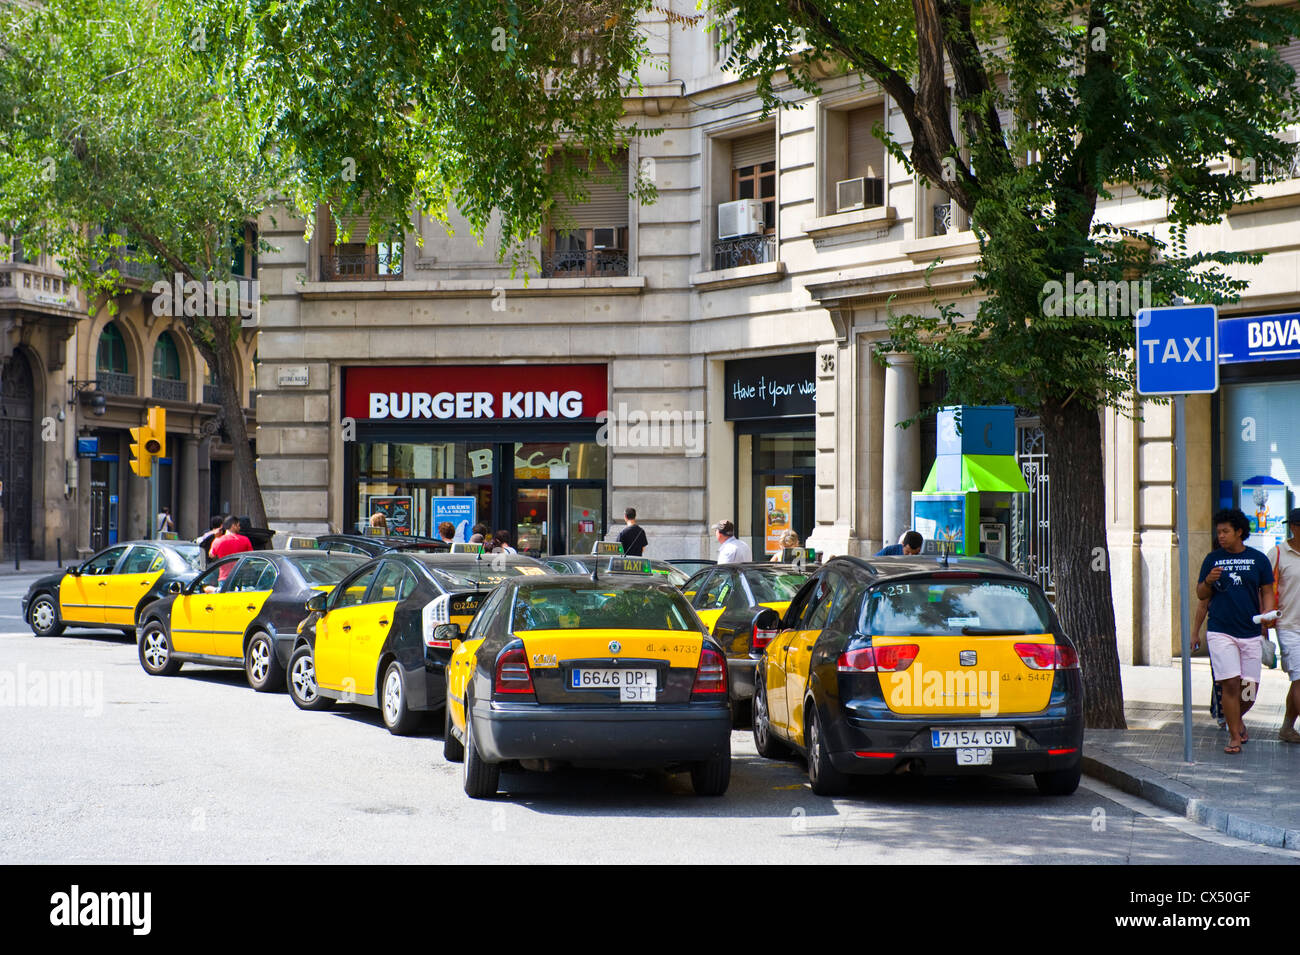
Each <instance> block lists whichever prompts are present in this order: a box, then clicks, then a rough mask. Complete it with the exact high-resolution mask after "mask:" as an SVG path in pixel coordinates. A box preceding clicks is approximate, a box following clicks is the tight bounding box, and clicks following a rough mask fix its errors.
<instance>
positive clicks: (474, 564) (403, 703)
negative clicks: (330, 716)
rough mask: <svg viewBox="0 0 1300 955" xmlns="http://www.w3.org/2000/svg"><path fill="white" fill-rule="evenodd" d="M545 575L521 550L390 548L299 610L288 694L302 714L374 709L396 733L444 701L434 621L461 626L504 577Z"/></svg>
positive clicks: (443, 646) (444, 658)
mask: <svg viewBox="0 0 1300 955" xmlns="http://www.w3.org/2000/svg"><path fill="white" fill-rule="evenodd" d="M551 574H553V571H551V570H550V569H549V568H548V567H546V566H545V565H544V564H541V563H539V562H538V561H536V560H534V559H533V558H531V557H525V556H523V555H521V554H424V553H413V552H409V551H389V552H388V553H386V554H384V555H382V556H380V557H376V558H373V559H371V560H370V561H368V562H367V563H365V564H364V565H362V566H361V567H360V568H358V569H357V570H356V571H354V572H353V573H352V574H351V576H349V577H348V578H346V579H345V580H343V581H342V582H341V583H340V584H339V586H338V587H337V588H335V590H334V592H333V593H332V594H330V595H329V597H326V596H325V595H323V594H322V595H320V596H317V597H313V598H312V599H311V600H310V601H309V602H308V604H307V606H308V609H309V610H310V611H311V614H310V616H308V617H307V619H306V620H305V621H304V622H303V625H302V628H301V632H300V633H299V634H298V635H297V637H296V639H295V642H294V648H293V652H292V654H291V656H290V658H289V673H288V687H289V695H290V696H291V697H292V698H293V701H294V703H295V704H297V705H298V707H300V708H301V709H305V710H319V709H327V708H329V707H331V706H333V705H334V703H335V702H345V703H362V704H364V705H366V706H373V707H377V708H378V709H379V712H380V715H381V716H382V717H383V720H384V725H385V726H387V727H388V729H389V731H390V732H392V733H394V734H396V735H405V734H407V733H410V732H412V731H413V730H414V729H415V728H416V727H417V726H418V725H419V722H420V720H421V719H422V718H423V715H424V713H426V712H427V711H430V710H437V709H439V708H441V707H442V705H443V703H444V702H445V700H446V691H447V680H446V671H447V663H448V661H449V660H450V658H451V641H450V640H449V639H447V638H445V637H439V636H438V635H437V633H436V632H435V631H436V630H437V628H438V626H439V625H442V624H448V623H454V624H457V625H459V626H461V627H464V626H468V625H469V622H470V621H471V620H472V619H473V617H474V614H475V613H476V612H477V611H478V608H479V606H480V605H481V604H482V603H483V601H484V600H485V599H486V598H487V596H488V595H489V594H490V593H491V592H492V590H493V588H495V587H497V586H498V585H499V584H501V583H502V582H503V581H507V580H512V579H514V578H516V577H533V576H539V577H540V576H546V575H551Z"/></svg>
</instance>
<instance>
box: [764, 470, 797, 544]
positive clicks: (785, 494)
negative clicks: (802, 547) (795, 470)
mask: <svg viewBox="0 0 1300 955" xmlns="http://www.w3.org/2000/svg"><path fill="white" fill-rule="evenodd" d="M793 501H794V486H793V485H790V484H773V485H772V486H771V487H768V488H766V489H764V491H763V503H764V508H763V549H764V551H766V552H767V553H769V554H775V553H776V552H777V551H779V550H780V549H781V535H782V534H784V533H785V532H786V531H788V530H789V529H790V524H791V521H792V518H791V514H790V511H791V508H792V507H793Z"/></svg>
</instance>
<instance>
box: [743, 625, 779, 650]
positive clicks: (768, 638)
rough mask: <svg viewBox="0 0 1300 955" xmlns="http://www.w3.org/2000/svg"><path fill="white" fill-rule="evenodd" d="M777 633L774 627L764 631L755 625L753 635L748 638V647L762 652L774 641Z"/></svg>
mask: <svg viewBox="0 0 1300 955" xmlns="http://www.w3.org/2000/svg"><path fill="white" fill-rule="evenodd" d="M777 633H778V631H777V630H776V628H775V627H773V628H772V629H770V630H766V629H764V628H762V627H760V626H759V625H758V624H757V623H755V624H754V631H753V635H752V636H751V637H750V640H749V645H750V646H751V647H753V648H754V649H755V650H762V649H763V648H764V647H766V646H767V645H768V644H769V643H771V642H772V641H773V640H775V639H776V635H777Z"/></svg>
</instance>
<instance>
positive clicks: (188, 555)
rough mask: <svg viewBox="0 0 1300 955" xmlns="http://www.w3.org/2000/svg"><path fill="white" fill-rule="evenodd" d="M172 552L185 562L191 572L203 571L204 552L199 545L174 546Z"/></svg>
mask: <svg viewBox="0 0 1300 955" xmlns="http://www.w3.org/2000/svg"><path fill="white" fill-rule="evenodd" d="M172 551H173V552H174V553H175V554H176V555H177V556H178V557H180V559H181V560H182V561H184V562H185V566H186V567H188V568H189V569H190V570H202V569H203V551H202V550H201V549H200V548H199V545H198V544H174V545H173V546H172Z"/></svg>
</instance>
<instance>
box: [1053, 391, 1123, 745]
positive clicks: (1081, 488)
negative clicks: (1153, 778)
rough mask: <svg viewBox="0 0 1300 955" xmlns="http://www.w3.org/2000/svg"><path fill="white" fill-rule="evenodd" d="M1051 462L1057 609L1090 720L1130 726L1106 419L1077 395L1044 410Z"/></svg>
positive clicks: (1102, 726)
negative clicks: (1110, 541) (1075, 653)
mask: <svg viewBox="0 0 1300 955" xmlns="http://www.w3.org/2000/svg"><path fill="white" fill-rule="evenodd" d="M1041 414H1042V425H1043V433H1044V435H1045V437H1046V439H1047V454H1048V460H1049V461H1050V462H1051V484H1050V487H1049V494H1050V500H1049V505H1050V508H1051V521H1052V525H1051V540H1052V570H1053V576H1054V577H1055V581H1056V611H1057V614H1058V615H1059V616H1060V618H1061V624H1062V626H1064V627H1065V632H1066V634H1068V635H1069V637H1070V638H1071V639H1072V640H1073V641H1074V643H1075V645H1076V646H1077V647H1078V648H1079V664H1080V667H1081V668H1082V672H1083V687H1084V722H1085V724H1086V725H1087V726H1089V727H1092V728H1096V729H1117V728H1118V729H1123V728H1125V722H1124V691H1123V687H1122V686H1121V684H1120V675H1119V650H1118V648H1117V646H1116V641H1115V603H1114V600H1113V598H1112V596H1111V585H1110V560H1109V555H1108V552H1107V550H1106V491H1105V484H1104V483H1103V474H1102V471H1103V468H1102V446H1101V420H1100V417H1099V415H1098V414H1097V412H1096V410H1095V409H1089V408H1087V407H1085V406H1084V405H1083V403H1082V402H1080V401H1079V400H1077V397H1076V399H1075V400H1068V399H1067V400H1065V401H1061V402H1057V401H1049V402H1048V403H1046V404H1045V405H1044V406H1043V408H1042V409H1041Z"/></svg>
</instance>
